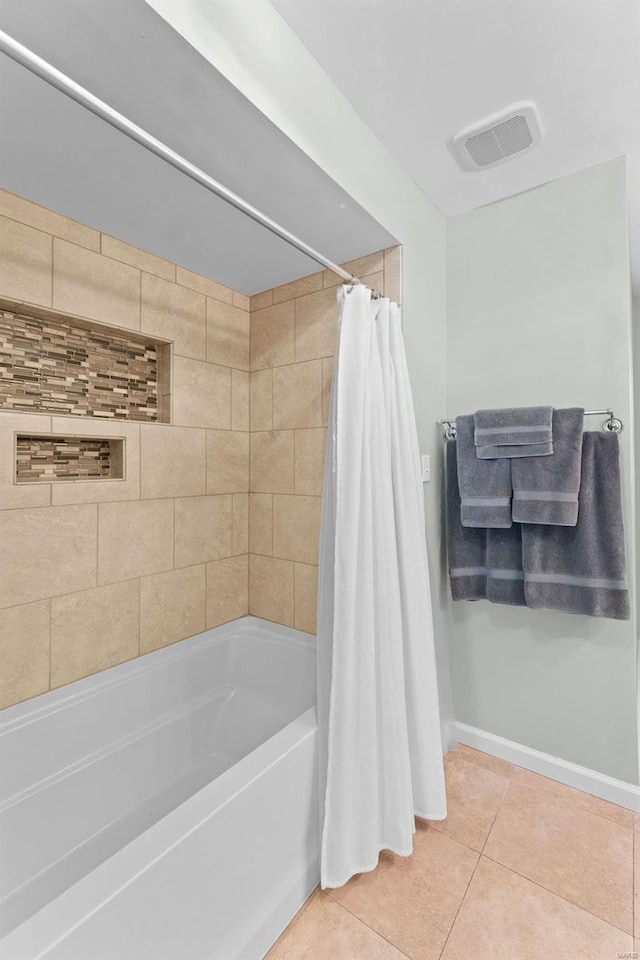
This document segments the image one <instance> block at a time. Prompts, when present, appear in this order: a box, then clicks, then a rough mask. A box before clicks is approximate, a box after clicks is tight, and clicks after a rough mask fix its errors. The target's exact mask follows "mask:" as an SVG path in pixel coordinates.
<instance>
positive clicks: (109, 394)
mask: <svg viewBox="0 0 640 960" xmlns="http://www.w3.org/2000/svg"><path fill="white" fill-rule="evenodd" d="M169 349H170V347H169V344H167V343H163V342H161V341H158V340H154V339H151V338H148V337H141V336H139V335H136V334H134V333H129V331H127V330H119V329H118V330H116V329H113V328H109V327H105V326H102V325H101V324H92V323H89V322H88V321H84V320H82V319H78V318H71V317H65V316H61V315H59V314H55V313H53V312H51V311H46V310H39V309H36V308H32V307H25V306H23V305H19V306H14V307H8V306H7V305H6V304H5V303H4V302H3V301H1V300H0V409H4V410H11V411H13V412H18V411H19V412H23V413H57V414H59V415H64V416H79V417H92V418H98V419H104V420H139V421H143V422H146V423H153V422H168V421H169V408H170V404H169V397H170V393H171V387H170V383H169V371H170V355H169Z"/></svg>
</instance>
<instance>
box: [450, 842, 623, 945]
mask: <svg viewBox="0 0 640 960" xmlns="http://www.w3.org/2000/svg"><path fill="white" fill-rule="evenodd" d="M631 949H632V940H631V937H630V936H629V935H628V934H625V933H623V932H622V931H621V930H618V929H617V928H616V927H613V926H611V925H610V924H608V923H605V922H604V921H603V920H600V919H598V918H597V917H594V916H592V915H591V914H590V913H587V912H586V911H585V910H581V909H580V908H579V907H576V906H575V905H574V904H572V903H569V902H568V901H567V900H563V899H562V898H561V897H558V896H556V895H555V894H553V893H550V892H549V891H548V890H544V889H543V888H542V887H539V886H538V885H537V884H535V883H532V882H531V881H529V880H526V879H524V878H523V877H519V876H518V875H517V874H514V873H512V872H511V871H510V870H507V869H506V868H505V867H501V866H500V865H499V864H496V863H493V862H491V861H489V860H486V859H485V858H484V857H483V858H482V859H481V860H480V863H479V864H478V868H477V870H476V872H475V874H474V876H473V879H472V881H471V884H470V885H469V889H468V891H467V894H466V896H465V898H464V903H463V904H462V907H461V909H460V912H459V914H458V916H457V918H456V921H455V923H454V925H453V929H452V930H451V934H450V936H449V939H448V941H447V945H446V947H445V950H444V952H443V954H442V960H614V958H615V957H618V956H620V952H623V951H627V950H631Z"/></svg>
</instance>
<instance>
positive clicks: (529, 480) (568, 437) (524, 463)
mask: <svg viewBox="0 0 640 960" xmlns="http://www.w3.org/2000/svg"><path fill="white" fill-rule="evenodd" d="M583 422H584V410H583V409H582V407H569V408H568V409H566V410H554V411H553V454H552V455H551V456H550V457H536V458H534V457H531V458H527V459H522V460H514V462H513V463H512V464H511V481H512V484H513V510H512V514H513V520H514V521H517V522H518V523H548V524H553V525H554V526H562V527H575V525H576V521H577V519H578V493H579V491H580V471H581V463H582V427H583Z"/></svg>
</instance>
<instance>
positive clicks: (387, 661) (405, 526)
mask: <svg viewBox="0 0 640 960" xmlns="http://www.w3.org/2000/svg"><path fill="white" fill-rule="evenodd" d="M338 297H339V299H340V301H341V305H342V316H341V323H340V338H339V347H338V356H337V365H336V369H335V371H334V377H333V388H332V393H331V405H330V415H329V425H328V430H327V457H326V466H325V484H324V493H323V504H322V525H321V534H320V570H319V597H318V721H319V722H318V726H319V761H320V790H321V797H320V800H321V804H320V806H321V817H322V823H321V829H322V846H321V884H322V886H323V887H337V886H341V885H342V884H343V883H346V881H347V880H348V879H349V878H350V877H351V876H353V875H354V874H355V873H361V872H364V871H368V870H372V869H373V868H374V867H375V866H376V864H377V861H378V854H379V852H380V850H383V849H387V850H392V851H393V852H394V853H397V854H400V855H404V856H407V855H409V854H410V853H411V851H412V847H413V833H414V830H415V826H414V816H415V815H418V816H420V817H425V818H428V819H430V820H440V819H444V817H445V816H446V799H445V787H444V772H443V762H442V741H441V730H440V714H439V704H438V684H437V676H436V662H435V651H434V635H433V622H432V614H431V599H430V592H429V571H428V563H427V551H426V541H425V532H424V505H423V499H422V484H421V480H420V466H419V460H420V457H419V452H418V439H417V432H416V425H415V416H414V410H413V401H412V396H411V387H410V383H409V377H408V372H407V365H406V358H405V353H404V342H403V338H402V330H401V326H400V311H399V308H398V306H397V305H396V304H394V303H391V302H390V301H389V300H387V299H379V300H372V299H371V296H370V291H369V290H368V288H367V287H364V286H361V285H354V286H351V287H348V286H343V287H340V288H338Z"/></svg>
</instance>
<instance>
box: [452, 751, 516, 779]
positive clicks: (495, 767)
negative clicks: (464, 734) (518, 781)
mask: <svg viewBox="0 0 640 960" xmlns="http://www.w3.org/2000/svg"><path fill="white" fill-rule="evenodd" d="M455 752H456V753H457V754H459V755H460V756H461V757H462V759H463V760H466V761H467V762H468V763H475V764H477V766H479V767H484V769H485V770H490V771H491V773H496V774H497V775H498V776H499V777H510V776H511V774H512V773H513V771H514V767H513V764H511V763H507V761H506V760H500V758H499V757H492V756H490V754H488V753H483V752H482V751H481V750H474V748H473V747H467V746H466V745H465V744H464V743H459V744H458V746H457V747H456V751H455Z"/></svg>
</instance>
